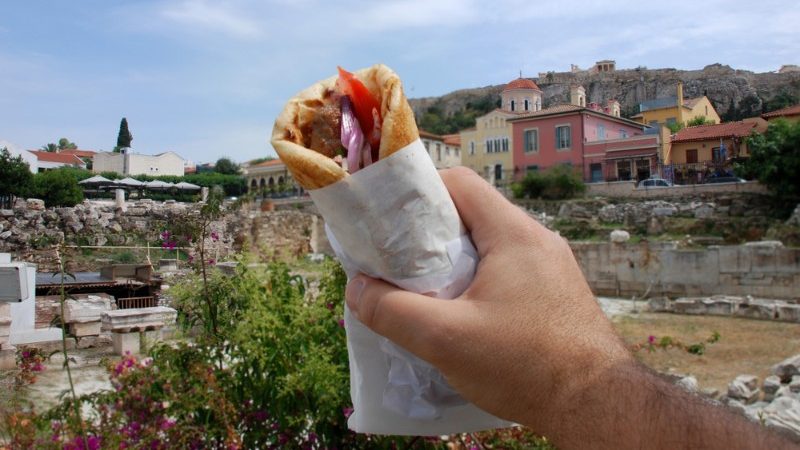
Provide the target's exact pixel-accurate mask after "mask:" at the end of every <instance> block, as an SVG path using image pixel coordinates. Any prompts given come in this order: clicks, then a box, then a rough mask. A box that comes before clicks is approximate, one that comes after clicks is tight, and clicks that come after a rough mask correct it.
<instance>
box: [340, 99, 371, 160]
mask: <svg viewBox="0 0 800 450" xmlns="http://www.w3.org/2000/svg"><path fill="white" fill-rule="evenodd" d="M341 106H342V133H341V134H342V136H341V139H342V145H343V146H344V148H346V149H347V170H348V171H349V172H350V173H356V171H358V169H360V168H361V167H362V166H360V165H359V163H360V162H361V159H362V156H361V153H362V151H363V148H364V144H365V142H364V133H362V132H361V126H360V125H359V124H358V119H356V116H355V114H353V107H352V105H351V104H350V97H348V96H346V95H343V96H342V100H341ZM367 148H369V144H367ZM370 162H371V161H370ZM366 166H367V164H366V162H365V164H364V165H363V167H366Z"/></svg>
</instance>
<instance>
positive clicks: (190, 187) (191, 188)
mask: <svg viewBox="0 0 800 450" xmlns="http://www.w3.org/2000/svg"><path fill="white" fill-rule="evenodd" d="M175 187H176V188H178V189H184V190H187V191H198V190H200V189H202V188H201V187H200V186H198V185H196V184H192V183H187V182H185V181H181V182H180V183H178V184H176V185H175Z"/></svg>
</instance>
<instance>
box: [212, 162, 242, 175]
mask: <svg viewBox="0 0 800 450" xmlns="http://www.w3.org/2000/svg"><path fill="white" fill-rule="evenodd" d="M214 172H217V173H221V174H223V175H238V174H239V165H238V164H236V163H235V162H233V161H231V159H230V158H220V159H218V160H217V163H216V164H214Z"/></svg>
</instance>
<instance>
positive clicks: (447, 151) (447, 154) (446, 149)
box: [444, 147, 450, 156]
mask: <svg viewBox="0 0 800 450" xmlns="http://www.w3.org/2000/svg"><path fill="white" fill-rule="evenodd" d="M444 155H445V156H450V147H445V148H444Z"/></svg>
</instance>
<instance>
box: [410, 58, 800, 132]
mask: <svg viewBox="0 0 800 450" xmlns="http://www.w3.org/2000/svg"><path fill="white" fill-rule="evenodd" d="M532 80H534V81H535V82H536V84H537V85H538V86H539V87H540V88H541V89H542V91H543V103H544V107H548V106H551V105H555V104H558V103H566V102H568V101H569V86H570V84H580V85H583V87H584V88H585V89H586V94H587V98H588V101H589V102H597V103H601V104H603V103H605V101H606V100H608V99H612V98H613V99H616V100H618V101H619V102H620V104H621V105H622V114H623V116H631V115H633V114H636V113H637V112H638V105H639V103H641V102H643V101H646V100H653V99H656V98H662V97H671V96H675V88H676V86H677V84H678V81H682V82H683V91H684V97H685V98H692V97H697V96H701V95H704V94H705V95H706V96H708V98H709V100H711V103H712V104H713V105H714V107H715V108H716V110H717V112H718V113H719V115H720V117H722V119H723V120H738V119H741V118H744V117H752V116H757V115H759V114H761V113H763V112H767V111H772V110H775V109H778V108H782V107H784V106H788V105H791V104H796V103H800V72H788V73H771V72H768V73H754V72H750V71H747V70H735V69H732V68H731V67H729V66H726V65H722V64H711V65H709V66H706V67H704V68H703V69H702V70H677V69H647V68H636V69H623V70H617V71H614V72H605V73H590V72H588V71H587V72H579V73H571V72H560V73H556V72H548V73H547V75H546V76H545V77H541V78H532ZM503 86H504V84H500V85H495V86H485V87H481V88H474V89H461V90H458V91H454V92H451V93H449V94H446V95H443V96H441V97H425V98H415V99H411V100H410V103H411V107H412V108H413V109H414V113H415V114H416V115H417V121H418V122H420V123H421V125H422V126H423V128H425V125H427V124H429V123H430V122H432V121H431V117H430V114H434V115H439V116H441V118H442V120H443V122H446V126H445V128H447V127H449V128H450V129H441V130H437V131H434V130H431V131H434V132H454V131H456V130H454V129H453V128H457V129H463V128H468V127H470V126H474V122H473V123H472V124H471V125H464V124H463V122H464V121H447V120H446V118H449V117H454V116H456V115H464V113H465V112H474V111H475V110H476V109H477V110H478V112H480V113H483V112H485V111H488V110H491V108H493V107H495V106H497V105H499V102H500V91H502V89H503ZM476 106H477V107H476ZM426 113H428V115H429V117H428V119H425V117H424V116H425V115H426ZM470 115H472V114H470ZM433 122H435V121H433Z"/></svg>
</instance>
